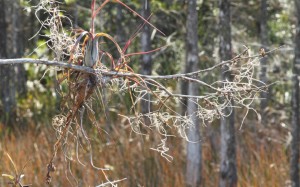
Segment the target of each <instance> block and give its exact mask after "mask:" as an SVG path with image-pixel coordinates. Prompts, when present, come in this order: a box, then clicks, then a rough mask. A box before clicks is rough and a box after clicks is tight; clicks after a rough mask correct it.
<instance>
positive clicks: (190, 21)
mask: <svg viewBox="0 0 300 187" xmlns="http://www.w3.org/2000/svg"><path fill="white" fill-rule="evenodd" d="M186 29H187V35H186V67H187V69H186V71H196V70H197V69H198V65H199V57H198V51H199V50H198V12H197V1H196V0H189V1H188V13H187V24H186ZM187 87H188V89H187V92H188V94H189V95H199V87H198V86H197V85H196V84H195V83H192V82H190V83H188V86H187ZM197 110H198V106H197V100H196V99H188V100H187V114H188V115H191V120H192V122H193V125H194V127H195V128H189V129H188V130H187V136H188V139H189V140H190V141H192V142H188V143H187V168H186V183H187V186H192V187H195V186H199V185H200V182H201V160H202V153H201V143H200V138H201V134H200V122H199V118H198V117H197V116H196V111H197ZM195 141H198V142H197V143H193V142H195Z"/></svg>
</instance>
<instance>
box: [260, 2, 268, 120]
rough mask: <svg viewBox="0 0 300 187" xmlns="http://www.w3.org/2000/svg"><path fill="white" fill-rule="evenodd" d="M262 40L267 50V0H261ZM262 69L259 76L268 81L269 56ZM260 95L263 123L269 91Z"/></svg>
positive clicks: (265, 81) (261, 61)
mask: <svg viewBox="0 0 300 187" xmlns="http://www.w3.org/2000/svg"><path fill="white" fill-rule="evenodd" d="M260 14H261V15H260V17H259V19H260V41H261V45H262V46H261V48H262V49H264V50H265V51H267V50H268V49H267V47H268V28H267V20H268V15H267V0H261V6H260ZM260 64H261V70H260V75H259V78H260V80H261V81H262V82H264V83H267V57H264V58H262V59H261V60H260ZM260 97H261V98H262V100H261V102H260V109H261V116H262V124H265V123H266V119H265V115H264V113H265V109H266V108H267V106H268V92H261V94H260Z"/></svg>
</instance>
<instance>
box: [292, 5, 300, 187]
mask: <svg viewBox="0 0 300 187" xmlns="http://www.w3.org/2000/svg"><path fill="white" fill-rule="evenodd" d="M295 5H296V14H297V27H296V37H295V58H294V67H293V77H292V82H293V84H292V85H293V87H292V89H293V90H292V103H291V104H292V123H291V125H292V129H291V133H292V141H291V159H290V177H291V182H292V185H291V186H292V187H298V186H299V185H300V183H299V164H298V162H299V79H298V75H299V73H300V69H299V65H300V2H299V0H295Z"/></svg>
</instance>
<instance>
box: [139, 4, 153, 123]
mask: <svg viewBox="0 0 300 187" xmlns="http://www.w3.org/2000/svg"><path fill="white" fill-rule="evenodd" d="M141 4H142V6H143V7H142V16H143V17H144V18H146V19H147V18H148V17H149V16H150V13H151V12H150V3H149V0H141ZM150 37H151V33H150V26H149V25H148V24H145V26H144V28H143V31H142V35H141V46H142V51H150V50H151V38H150ZM151 71H152V57H151V54H144V55H142V68H141V74H143V75H151ZM149 101H150V94H145V95H144V96H143V99H142V100H141V112H142V113H143V114H145V113H149V112H150V111H151V103H150V102H149ZM144 119H145V124H146V125H149V124H150V120H149V118H147V117H146V118H144Z"/></svg>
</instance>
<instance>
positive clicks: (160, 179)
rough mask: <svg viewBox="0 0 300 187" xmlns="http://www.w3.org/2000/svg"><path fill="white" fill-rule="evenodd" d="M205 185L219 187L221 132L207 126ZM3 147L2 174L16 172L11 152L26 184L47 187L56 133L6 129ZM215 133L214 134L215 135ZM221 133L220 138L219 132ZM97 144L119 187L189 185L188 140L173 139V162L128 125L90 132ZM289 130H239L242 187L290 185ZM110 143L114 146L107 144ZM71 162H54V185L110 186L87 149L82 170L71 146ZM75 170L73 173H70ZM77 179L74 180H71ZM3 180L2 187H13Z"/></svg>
mask: <svg viewBox="0 0 300 187" xmlns="http://www.w3.org/2000/svg"><path fill="white" fill-rule="evenodd" d="M203 131H204V133H203V140H202V143H203V168H202V172H203V178H202V180H203V184H204V185H203V186H217V184H218V175H219V174H218V172H219V166H218V163H219V159H218V150H219V148H218V147H219V140H218V139H219V133H218V132H217V130H216V129H213V125H212V126H210V127H203ZM0 132H1V136H0V138H1V142H0V163H1V164H0V173H1V174H3V173H6V174H13V173H14V169H13V167H12V164H11V162H10V161H9V159H8V157H7V156H6V155H5V154H4V152H7V153H9V155H10V156H11V158H12V159H13V161H14V162H15V164H16V166H17V168H18V170H19V171H20V170H21V169H22V167H23V166H24V165H25V164H26V162H28V164H27V166H26V167H25V169H24V172H23V173H24V174H25V178H24V184H33V186H45V177H46V174H47V164H48V161H49V160H50V157H51V155H52V150H53V144H54V143H55V132H54V130H53V129H51V128H49V127H39V128H37V127H29V129H27V130H24V131H23V130H22V132H16V133H11V134H8V133H6V132H7V131H6V130H5V128H4V127H3V126H2V127H1V129H0ZM211 132H214V133H211ZM216 132H217V133H216ZM89 134H90V138H91V140H92V142H93V160H94V164H95V165H97V166H101V167H104V166H106V167H108V168H110V169H111V171H107V172H105V174H106V175H107V177H108V179H109V180H111V181H113V180H118V179H123V178H127V179H126V180H124V181H122V182H120V183H119V186H150V187H152V186H165V187H168V186H184V184H185V181H184V171H185V141H184V140H182V139H181V138H172V139H170V141H169V142H168V145H169V148H170V151H169V154H170V155H172V156H173V158H174V159H173V161H172V162H168V161H167V160H166V159H164V158H163V157H161V156H160V154H159V153H158V152H155V151H153V150H151V149H149V148H151V147H153V146H155V145H157V144H158V143H159V142H158V141H156V138H148V137H140V136H138V135H135V134H134V133H132V132H131V130H130V128H129V127H128V126H126V124H123V125H120V124H116V125H115V126H114V128H113V129H112V131H111V132H110V133H109V134H110V135H109V136H107V135H104V136H102V137H101V136H99V135H98V134H97V133H96V132H93V130H90V132H89ZM287 134H288V131H287V129H285V128H282V127H281V126H280V125H276V124H275V125H274V126H268V127H262V126H258V125H256V127H255V126H251V123H250V122H246V124H245V126H244V128H243V130H238V131H237V145H238V148H237V163H238V186H240V187H245V186H246V187H247V186H253V187H261V186H272V187H276V186H278V187H279V186H280V187H282V186H288V179H289V175H288V174H289V170H288V169H289V163H288V148H287V147H286V145H285V139H286V137H285V136H286V135H287ZM108 140H109V141H108ZM69 142H70V143H69V145H68V147H69V154H68V156H69V157H70V158H71V161H70V162H66V159H65V157H64V154H62V152H61V151H60V152H59V153H58V155H57V158H56V159H55V165H56V167H57V169H56V171H55V172H54V173H52V183H51V185H50V186H77V185H78V186H96V185H99V184H101V183H103V182H105V181H106V179H105V177H104V175H103V173H102V172H101V171H97V170H95V169H93V168H92V167H91V165H90V162H89V155H88V152H87V150H85V149H80V151H78V158H79V160H80V161H81V162H82V163H83V164H85V165H86V166H83V165H81V164H80V163H79V162H78V161H77V159H76V157H77V156H76V151H75V150H76V149H75V147H76V144H73V143H72V141H71V139H70V141H69ZM70 171H72V173H70ZM72 175H73V176H72ZM7 182H8V180H7V179H5V180H4V178H3V177H2V178H0V186H8V185H7Z"/></svg>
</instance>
